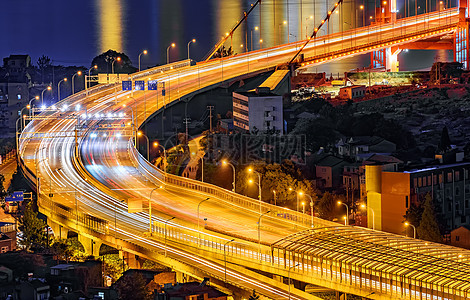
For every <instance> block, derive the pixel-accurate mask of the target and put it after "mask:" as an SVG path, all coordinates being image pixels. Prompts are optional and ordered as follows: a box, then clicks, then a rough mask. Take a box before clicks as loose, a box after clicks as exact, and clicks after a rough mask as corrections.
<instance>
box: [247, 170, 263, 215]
mask: <svg viewBox="0 0 470 300" xmlns="http://www.w3.org/2000/svg"><path fill="white" fill-rule="evenodd" d="M248 173H255V174H256V175H258V199H259V213H260V214H261V175H260V174H259V173H258V172H256V171H255V170H253V169H252V168H248ZM248 182H250V183H252V182H254V181H253V180H251V179H250V180H249V181H248Z"/></svg>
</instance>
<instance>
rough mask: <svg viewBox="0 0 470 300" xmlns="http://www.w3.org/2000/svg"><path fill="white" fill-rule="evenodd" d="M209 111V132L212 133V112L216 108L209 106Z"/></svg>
mask: <svg viewBox="0 0 470 300" xmlns="http://www.w3.org/2000/svg"><path fill="white" fill-rule="evenodd" d="M207 109H209V132H210V133H212V110H213V109H214V106H213V105H208V106H207Z"/></svg>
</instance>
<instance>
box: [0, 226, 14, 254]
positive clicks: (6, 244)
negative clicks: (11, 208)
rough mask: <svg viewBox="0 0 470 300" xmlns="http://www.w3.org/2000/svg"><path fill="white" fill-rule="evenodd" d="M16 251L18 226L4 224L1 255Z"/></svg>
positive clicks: (0, 240) (1, 229)
mask: <svg viewBox="0 0 470 300" xmlns="http://www.w3.org/2000/svg"><path fill="white" fill-rule="evenodd" d="M15 250H16V226H15V224H12V223H3V224H2V225H1V226H0V253H5V252H8V251H15Z"/></svg>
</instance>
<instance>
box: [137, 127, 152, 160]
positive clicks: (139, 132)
mask: <svg viewBox="0 0 470 300" xmlns="http://www.w3.org/2000/svg"><path fill="white" fill-rule="evenodd" d="M137 136H143V137H145V139H146V140H147V160H149V152H150V151H149V144H150V141H149V138H148V137H147V136H146V135H145V134H143V132H142V131H138V132H137Z"/></svg>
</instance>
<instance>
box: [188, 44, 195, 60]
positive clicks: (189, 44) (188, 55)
mask: <svg viewBox="0 0 470 300" xmlns="http://www.w3.org/2000/svg"><path fill="white" fill-rule="evenodd" d="M195 42H196V39H192V40H190V41H189V42H188V60H189V59H190V58H189V45H191V43H195Z"/></svg>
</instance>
